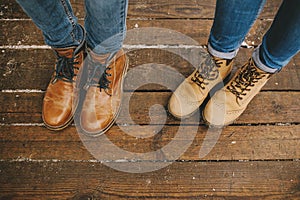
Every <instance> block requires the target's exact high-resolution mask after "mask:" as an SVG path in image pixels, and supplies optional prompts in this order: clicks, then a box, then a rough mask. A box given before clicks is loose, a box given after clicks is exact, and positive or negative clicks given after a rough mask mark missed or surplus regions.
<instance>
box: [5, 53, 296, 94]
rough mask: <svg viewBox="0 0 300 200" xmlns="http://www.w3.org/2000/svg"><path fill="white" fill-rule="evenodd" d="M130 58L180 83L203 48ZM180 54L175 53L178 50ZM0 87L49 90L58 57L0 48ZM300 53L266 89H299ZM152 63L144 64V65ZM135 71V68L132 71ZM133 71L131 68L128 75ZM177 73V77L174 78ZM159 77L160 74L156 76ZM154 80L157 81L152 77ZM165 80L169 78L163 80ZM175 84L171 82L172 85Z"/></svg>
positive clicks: (242, 57)
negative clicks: (180, 76) (168, 68)
mask: <svg viewBox="0 0 300 200" xmlns="http://www.w3.org/2000/svg"><path fill="white" fill-rule="evenodd" d="M127 51H128V57H129V60H130V70H132V69H134V68H136V67H138V68H139V67H142V65H143V66H144V67H143V69H144V71H145V72H149V71H152V72H153V71H154V70H156V71H157V74H160V73H164V74H166V76H165V77H164V79H165V78H168V81H169V82H170V83H172V82H173V84H174V85H176V84H177V85H178V84H179V83H180V81H181V79H178V78H177V76H178V75H180V74H182V77H187V76H188V75H189V74H190V73H191V72H192V71H193V70H194V67H193V66H195V67H196V66H198V65H197V63H199V60H200V58H199V54H197V52H199V51H205V50H202V49H184V48H178V49H167V48H166V49H138V50H132V49H127ZM176 51H177V52H178V54H179V55H176V54H175V52H176ZM251 52H252V51H251V50H249V49H243V48H241V49H240V52H239V54H238V56H237V58H236V60H235V66H236V68H237V67H240V66H242V65H243V64H244V62H245V61H246V60H247V59H248V57H249V56H250V55H251ZM0 55H1V57H2V59H1V60H0V66H1V68H0V77H1V81H0V90H16V89H36V90H46V88H47V85H48V82H49V80H50V77H51V75H52V73H53V69H54V62H55V56H54V54H53V52H52V51H51V50H46V49H0ZM299 58H300V54H299V55H296V56H295V58H294V59H292V61H291V62H290V63H289V64H288V66H287V67H285V68H284V69H283V70H282V71H281V72H280V73H278V74H276V75H274V76H273V77H272V78H271V79H270V81H269V82H268V83H267V85H266V86H265V87H264V88H263V90H264V91H266V90H272V91H274V90H280V91H283V90H299V88H300V78H299V77H300V67H299V66H300V59H299ZM149 63H153V64H152V65H148V66H145V64H149ZM162 64H163V65H166V66H169V67H170V68H171V69H173V70H174V74H171V73H170V74H168V71H166V68H165V66H161V67H159V66H160V65H162ZM132 72H134V71H132ZM132 72H130V71H129V74H131V73H132ZM173 75H174V77H175V78H174V77H173ZM145 78H148V79H149V78H151V77H145V76H141V75H139V76H134V77H132V76H130V77H128V78H127V79H126V81H125V85H124V88H125V90H132V89H134V87H133V85H134V84H137V83H138V82H139V81H141V80H144V79H145ZM153 78H155V80H157V79H158V78H159V77H157V76H155V77H153ZM153 81H154V80H153ZM164 81H165V82H166V81H167V80H164ZM171 85H172V84H171ZM139 89H142V90H148V91H154V90H155V91H159V90H162V89H165V88H164V87H161V86H159V85H157V84H156V85H155V84H152V85H149V84H148V85H146V86H144V87H141V88H139Z"/></svg>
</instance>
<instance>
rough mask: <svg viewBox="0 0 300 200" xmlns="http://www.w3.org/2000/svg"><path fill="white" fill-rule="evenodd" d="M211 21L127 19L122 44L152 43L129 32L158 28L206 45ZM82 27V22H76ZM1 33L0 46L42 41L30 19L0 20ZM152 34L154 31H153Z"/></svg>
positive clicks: (258, 26)
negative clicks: (126, 32)
mask: <svg viewBox="0 0 300 200" xmlns="http://www.w3.org/2000/svg"><path fill="white" fill-rule="evenodd" d="M212 22H213V21H212V20H209V19H207V20H183V19H174V20H167V19H158V20H143V19H140V20H128V21H127V28H128V31H129V33H128V34H127V35H128V37H127V39H126V41H125V44H142V45H145V44H153V40H151V39H150V40H148V41H147V36H145V37H144V38H143V40H142V41H136V40H135V42H134V43H133V42H132V41H131V40H130V39H131V38H130V36H131V34H130V31H132V30H133V29H135V28H137V27H139V28H148V27H159V28H165V29H170V30H173V31H177V32H180V33H182V34H184V35H186V36H188V37H191V38H192V39H194V40H195V41H196V42H198V43H199V44H200V45H205V44H207V40H208V36H209V32H210V28H211V25H212ZM271 22H272V21H270V20H266V21H264V20H257V21H256V22H255V24H254V26H253V27H252V29H251V30H250V32H249V34H248V35H247V37H246V38H245V41H246V42H247V43H248V44H249V45H252V46H257V45H258V44H259V43H260V41H261V39H262V37H263V35H264V33H265V32H266V31H267V29H268V27H269V26H270V24H271ZM80 23H81V24H83V21H82V20H80ZM1 25H2V34H1V35H0V39H1V42H2V44H1V45H43V44H44V39H43V36H42V34H41V31H40V30H39V29H38V28H37V27H36V26H35V25H34V24H33V22H32V21H30V20H28V21H27V20H25V21H2V22H1ZM153 31H155V29H153ZM133 36H134V35H133ZM160 37H162V36H160ZM169 39H170V36H168V35H166V34H165V35H164V37H162V38H161V40H160V44H165V42H166V41H168V40H169Z"/></svg>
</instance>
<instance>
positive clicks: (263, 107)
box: [0, 92, 300, 124]
mask: <svg viewBox="0 0 300 200" xmlns="http://www.w3.org/2000/svg"><path fill="white" fill-rule="evenodd" d="M127 94H130V93H124V102H126V101H127V102H130V103H129V105H126V103H123V108H122V110H121V113H120V116H119V118H118V120H119V122H120V123H125V124H127V123H128V120H129V116H127V115H126V112H127V110H128V109H129V113H130V115H131V116H130V117H131V118H132V120H133V121H134V122H135V123H138V124H148V123H149V122H150V118H149V116H148V112H149V108H150V107H151V106H153V105H154V104H161V105H162V106H167V102H168V99H169V97H170V95H171V92H163V93H156V92H155V93H153V92H135V93H134V94H133V95H132V96H131V97H130V96H129V95H127ZM299 95H300V93H299V92H261V93H259V94H258V95H257V96H256V97H255V98H254V99H253V101H252V102H251V103H250V104H249V106H248V108H247V109H246V111H245V112H244V113H243V114H242V116H241V117H240V118H238V120H237V121H236V122H235V123H236V124H261V123H299V116H300V106H299V105H300V98H299ZM42 99H43V93H2V94H1V95H0V102H1V103H2V106H1V107H0V119H2V123H5V124H9V123H23V122H24V121H26V119H24V116H27V115H30V114H31V113H33V114H34V115H35V116H37V118H34V116H32V117H31V119H30V120H32V121H31V122H32V123H40V122H41V117H40V116H38V115H36V113H41V110H42ZM141 102H143V103H141ZM7 113H16V114H17V115H16V116H15V117H14V116H13V115H7ZM21 113H24V114H25V115H22V114H21ZM7 116H11V117H12V118H5V117H7ZM258 116H259V117H258ZM152 117H153V120H155V121H156V122H157V123H159V122H161V120H162V113H161V112H160V111H157V112H154V113H153V116H152ZM166 123H167V124H179V123H180V121H178V120H175V119H174V118H173V117H171V116H168V117H167V122H166ZM184 123H187V124H197V123H199V122H198V121H195V119H193V118H191V119H188V120H185V121H184Z"/></svg>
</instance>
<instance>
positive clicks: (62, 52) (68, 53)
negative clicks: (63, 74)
mask: <svg viewBox="0 0 300 200" xmlns="http://www.w3.org/2000/svg"><path fill="white" fill-rule="evenodd" d="M54 50H55V51H56V52H57V53H58V55H59V56H61V57H66V58H72V57H73V53H74V50H75V48H62V49H54Z"/></svg>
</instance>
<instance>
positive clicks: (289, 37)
mask: <svg viewBox="0 0 300 200" xmlns="http://www.w3.org/2000/svg"><path fill="white" fill-rule="evenodd" d="M264 4H265V0H243V1H241V0H218V1H217V5H216V11H215V19H214V23H213V26H212V29H211V33H210V36H209V41H208V49H209V52H210V53H211V54H213V55H214V56H218V57H221V58H227V59H231V58H233V57H235V55H236V53H237V51H238V49H239V47H240V45H241V44H242V42H243V40H244V38H245V36H246V34H247V33H248V31H249V29H250V28H251V26H252V24H253V23H254V21H255V20H256V18H257V17H258V15H259V13H260V11H261V10H262V8H263V6H264ZM299 50H300V1H299V0H284V1H283V3H282V5H281V6H280V8H279V10H278V12H277V14H276V16H275V19H274V21H273V23H272V25H271V27H270V29H269V30H268V31H267V33H266V34H265V35H264V37H263V40H262V43H261V45H260V46H259V47H258V48H256V49H255V51H254V52H253V55H252V57H253V59H254V61H255V63H256V64H257V66H258V67H259V68H261V69H262V70H264V71H267V72H270V73H274V72H276V71H279V70H280V69H281V68H282V67H284V66H285V65H287V64H288V62H289V61H290V60H291V58H292V57H293V56H294V55H296V54H297V53H298V52H299Z"/></svg>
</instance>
